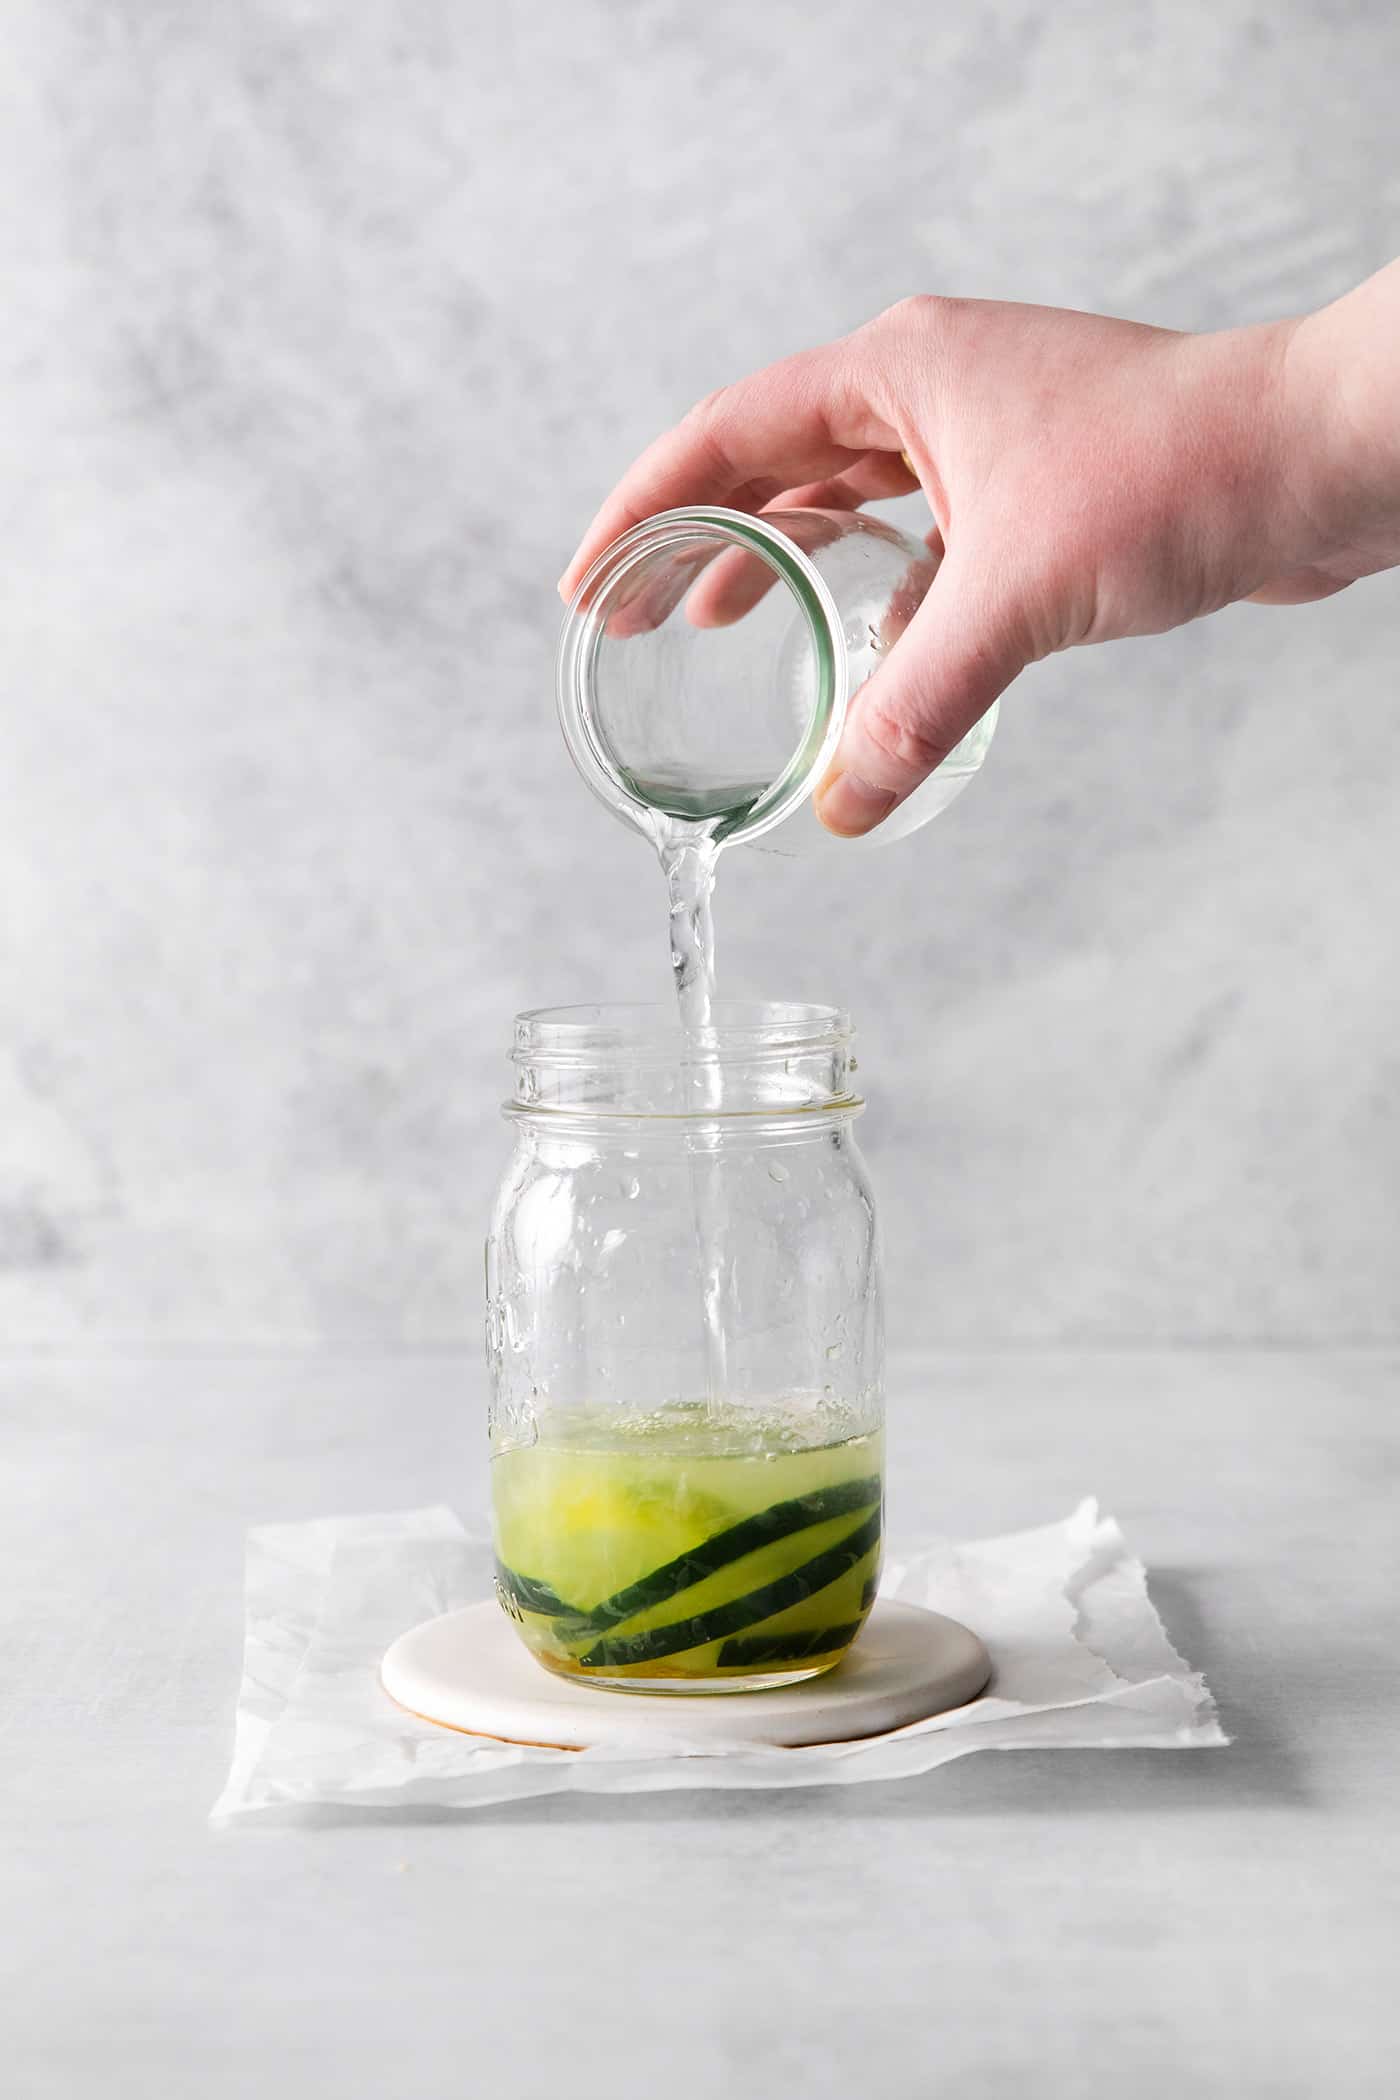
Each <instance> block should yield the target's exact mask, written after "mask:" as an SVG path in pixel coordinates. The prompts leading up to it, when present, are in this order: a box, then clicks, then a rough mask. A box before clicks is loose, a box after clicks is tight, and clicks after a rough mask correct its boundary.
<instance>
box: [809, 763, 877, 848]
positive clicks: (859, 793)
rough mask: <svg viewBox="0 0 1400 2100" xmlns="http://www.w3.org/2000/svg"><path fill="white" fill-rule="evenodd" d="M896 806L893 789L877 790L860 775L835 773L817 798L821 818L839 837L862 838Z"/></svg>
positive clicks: (818, 812) (829, 829) (828, 828)
mask: <svg viewBox="0 0 1400 2100" xmlns="http://www.w3.org/2000/svg"><path fill="white" fill-rule="evenodd" d="M894 803H895V792H894V789H893V788H882V787H876V786H875V785H874V783H873V782H872V781H869V780H862V779H861V777H860V775H859V773H833V774H832V776H831V778H830V779H829V780H828V781H827V783H826V785H825V787H823V789H822V790H821V793H820V794H819V795H818V796H817V815H818V816H819V817H820V818H821V820H822V822H823V824H825V826H826V828H827V830H828V831H834V832H835V833H836V834H837V836H838V837H839V838H843V839H858V838H859V837H860V836H861V834H862V832H866V831H873V830H874V828H875V826H876V825H877V824H878V823H879V821H880V819H881V817H887V816H888V815H889V813H890V811H891V810H892V809H893V808H894Z"/></svg>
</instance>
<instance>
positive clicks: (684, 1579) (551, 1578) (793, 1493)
mask: <svg viewBox="0 0 1400 2100" xmlns="http://www.w3.org/2000/svg"><path fill="white" fill-rule="evenodd" d="M840 1427H841V1425H840V1424H839V1423H837V1422H833V1421H832V1420H830V1419H829V1418H827V1419H823V1416H822V1414H821V1412H820V1410H819V1409H817V1408H814V1407H811V1406H808V1405H804V1404H802V1403H789V1404H787V1405H785V1406H782V1407H775V1408H774V1409H773V1410H772V1411H771V1412H769V1411H767V1410H764V1411H758V1410H754V1409H750V1408H738V1407H725V1406H723V1405H722V1404H721V1405H714V1404H705V1403H696V1404H694V1405H689V1404H680V1405H672V1406H668V1407H663V1408H658V1409H656V1410H655V1411H654V1412H652V1413H650V1414H646V1415H634V1416H626V1415H621V1414H618V1413H616V1412H607V1411H603V1410H598V1411H596V1412H591V1411H588V1410H584V1409H568V1410H562V1409H561V1410H558V1411H556V1412H555V1413H554V1414H552V1415H551V1414H546V1415H544V1416H543V1417H542V1418H541V1419H540V1421H539V1423H538V1432H539V1433H538V1436H537V1438H536V1441H535V1442H533V1443H531V1444H526V1445H519V1446H515V1447H513V1448H510V1449H507V1450H504V1451H502V1452H500V1453H499V1454H498V1455H497V1457H496V1458H495V1459H494V1460H493V1462H492V1468H491V1475H492V1504H493V1511H494V1519H495V1538H496V1558H497V1592H498V1594H499V1596H500V1600H501V1603H502V1605H503V1606H504V1607H505V1609H506V1610H507V1611H508V1612H509V1613H510V1615H511V1617H512V1618H513V1619H514V1620H515V1622H516V1624H517V1626H518V1628H519V1630H520V1633H521V1635H522V1637H523V1639H524V1640H525V1642H526V1644H527V1645H528V1646H529V1647H530V1649H531V1650H532V1651H533V1652H534V1654H535V1655H536V1656H537V1657H538V1658H539V1660H540V1661H541V1662H542V1663H544V1664H545V1665H546V1666H547V1667H548V1668H549V1669H552V1670H557V1671H560V1672H563V1673H564V1674H566V1675H569V1676H574V1677H582V1678H586V1679H592V1680H593V1681H595V1682H600V1681H601V1682H606V1683H610V1684H616V1685H622V1686H627V1685H630V1686H632V1688H633V1689H637V1690H641V1689H644V1688H645V1689H650V1688H653V1687H654V1688H656V1689H666V1690H674V1691H685V1690H702V1689H712V1690H723V1689H725V1688H728V1689H731V1690H733V1689H738V1688H740V1687H742V1686H748V1685H753V1684H759V1683H762V1684H778V1683H785V1682H791V1681H793V1680H795V1679H797V1678H801V1677H810V1676H814V1675H815V1674H816V1673H817V1672H818V1671H820V1670H826V1669H830V1667H831V1666H832V1664H833V1663H836V1662H839V1661H840V1659H841V1657H842V1655H844V1654H845V1652H846V1650H847V1648H849V1646H850V1645H851V1642H852V1641H853V1640H854V1639H855V1637H856V1634H857V1633H858V1632H859V1631H860V1627H861V1624H862V1622H863V1621H864V1619H865V1616H866V1614H867V1612H868V1611H869V1609H870V1606H871V1603H872V1601H873V1599H874V1595H875V1585H876V1581H877V1578H878V1575H879V1568H880V1524H881V1480H882V1467H883V1448H882V1438H881V1436H880V1433H879V1431H878V1430H876V1431H866V1432H864V1433H862V1434H859V1435H841V1434H839V1429H840ZM833 1430H836V1431H837V1432H838V1433H837V1434H835V1435H832V1434H831V1432H832V1431H833Z"/></svg>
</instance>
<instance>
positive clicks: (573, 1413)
mask: <svg viewBox="0 0 1400 2100" xmlns="http://www.w3.org/2000/svg"><path fill="white" fill-rule="evenodd" d="M697 1058H700V1059H703V1063H704V1070H703V1071H700V1072H697V1069H696V1066H697ZM514 1064H515V1088H514V1094H513V1098H512V1099H511V1100H510V1101H509V1102H508V1103H507V1104H506V1107H505V1114H506V1116H507V1118H508V1119H509V1121H510V1123H511V1124H512V1126H513V1129H514V1133H515V1149H514V1153H513V1156H512V1158H511V1160H510V1164H509V1166H508V1168H507V1170H506V1174H505V1178H504V1180H503V1182H502V1184H501V1188H500V1192H499V1195H498V1198H497V1201H496V1205H495V1210H494V1214H493V1217H492V1222H491V1230H490V1237H489V1240H488V1243H487V1252H486V1275H487V1356H488V1362H489V1367H490V1374H491V1398H490V1443H491V1489H492V1513H493V1525H494V1536H495V1547H496V1559H497V1594H498V1596H499V1598H500V1602H501V1604H502V1606H503V1608H504V1609H505V1611H506V1612H507V1613H508V1614H509V1615H510V1617H511V1619H512V1620H513V1621H514V1623H515V1625H516V1628H517V1629H518V1631H519V1634H520V1637H521V1639H522V1640H523V1641H524V1642H525V1644H526V1645H527V1647H528V1648H529V1649H530V1650H531V1652H532V1653H533V1654H534V1655H535V1656H536V1657H537V1658H538V1660H539V1661H540V1662H541V1663H542V1664H544V1666H545V1667H546V1668H547V1669H550V1670H553V1671H557V1672H559V1673H560V1674H561V1675H564V1676H567V1677H570V1678H574V1679H581V1680H586V1681H588V1682H590V1683H593V1684H596V1685H603V1686H607V1687H610V1688H614V1689H617V1690H622V1691H646V1692H705V1691H712V1692H721V1691H746V1690H752V1689H756V1688H759V1687H765V1686H770V1685H779V1684H787V1683H792V1682H794V1681H796V1680H798V1679H800V1678H804V1677H811V1676H815V1675H817V1674H818V1673H819V1672H820V1671H823V1670H827V1669H830V1668H831V1667H832V1666H833V1664H835V1663H837V1662H838V1661H839V1660H840V1658H841V1657H842V1655H844V1653H845V1652H846V1650H847V1649H848V1648H849V1647H850V1645H851V1643H852V1641H853V1640H854V1639H855V1638H856V1635H857V1634H858V1632H859V1630H860V1627H861V1624H862V1622H863V1620H864V1619H865V1616H866V1614H867V1612H868V1611H869V1609H870V1606H871V1603H872V1601H873V1599H874V1596H875V1588H876V1582H877V1579H878V1576H879V1569H880V1541H881V1515H882V1499H883V1498H882V1476H883V1396H882V1375H883V1362H882V1360H883V1331H882V1322H881V1304H880V1282H879V1260H878V1242H877V1235H876V1225H875V1207H874V1203H873V1200H872V1197H871V1192H870V1184H869V1182H868V1180H867V1178H866V1172H865V1168H864V1165H863V1163H862V1161H861V1157H860V1154H859V1152H858V1150H857V1148H856V1142H855V1135H854V1124H855V1120H856V1118H857V1116H858V1115H859V1114H860V1112H861V1108H862V1106H863V1104H862V1102H861V1101H860V1099H859V1097H858V1096H857V1095H856V1093H855V1092H854V1091H853V1087H852V1074H853V1071H854V1060H853V1058H852V1055H851V1031H850V1028H849V1025H848V1023H847V1021H846V1018H845V1016H844V1015H843V1014H841V1013H839V1012H837V1011H835V1010H834V1009H832V1008H829V1007H822V1006H807V1005H784V1004H741V1003H738V1002H726V1001H718V1002H716V1005H715V1007H714V1010H713V1014H712V1019H711V1026H710V1028H709V1029H708V1030H707V1031H706V1036H705V1041H704V1046H703V1050H699V1049H697V1045H696V1043H695V1041H694V1039H693V1038H690V1037H686V1036H685V1035H683V1034H682V1032H681V1030H680V1027H679V1023H678V1021H677V1019H676V1017H675V1014H674V1011H669V1012H668V1011H667V1010H665V1009H663V1008H661V1007H654V1008H653V1007H647V1006H634V1007H627V1006H616V1007H609V1006H585V1007H561V1008H555V1009H552V1010H546V1011H540V1012H535V1013H527V1014H522V1015H521V1016H520V1018H519V1019H518V1020H517V1022H516V1025H515V1047H514Z"/></svg>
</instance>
